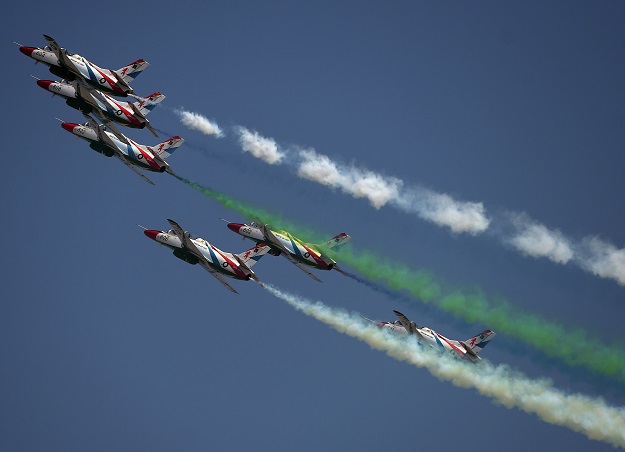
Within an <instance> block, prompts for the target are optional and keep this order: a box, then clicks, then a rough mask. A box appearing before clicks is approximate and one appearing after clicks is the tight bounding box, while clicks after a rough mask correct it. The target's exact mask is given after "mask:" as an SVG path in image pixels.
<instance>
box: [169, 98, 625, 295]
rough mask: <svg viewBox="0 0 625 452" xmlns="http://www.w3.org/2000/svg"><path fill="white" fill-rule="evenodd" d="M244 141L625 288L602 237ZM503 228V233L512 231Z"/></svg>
mask: <svg viewBox="0 0 625 452" xmlns="http://www.w3.org/2000/svg"><path fill="white" fill-rule="evenodd" d="M176 113H178V114H179V115H180V117H181V120H182V123H183V124H184V125H186V126H187V127H189V128H191V129H195V130H200V131H201V132H202V133H205V134H206V135H215V136H217V137H221V136H223V134H222V131H221V129H220V128H219V127H218V126H217V125H216V124H213V123H212V122H210V121H209V120H208V119H206V118H205V117H203V116H202V115H199V114H197V113H191V112H187V111H184V110H176ZM235 132H236V134H237V135H238V137H239V145H240V146H241V148H242V149H243V150H244V151H245V152H249V153H251V154H252V155H253V156H254V157H256V158H258V159H261V160H263V161H265V162H266V163H269V164H272V165H278V164H281V163H288V164H289V165H291V166H294V167H295V168H296V171H297V174H298V176H299V177H301V178H302V179H306V180H310V181H314V182H317V183H319V184H322V185H325V186H327V187H331V188H338V189H340V190H341V191H342V192H344V193H346V194H349V195H351V196H352V197H354V198H366V199H367V200H368V201H369V202H370V203H371V205H372V206H373V207H375V208H376V209H379V208H381V207H383V206H385V205H387V204H389V205H392V206H394V207H395V208H397V209H399V210H402V211H404V212H406V213H410V214H415V215H417V216H418V217H419V218H421V219H423V220H426V221H429V222H431V223H434V224H436V225H438V226H441V227H445V228H448V229H449V230H450V231H451V232H453V233H454V234H462V233H468V234H471V235H479V234H482V233H483V232H485V231H487V230H492V229H494V234H493V235H494V236H495V237H497V238H498V239H499V241H500V242H501V243H503V244H505V245H509V246H510V245H511V246H512V247H513V248H514V249H516V250H517V251H519V252H521V254H523V255H526V256H531V257H534V258H542V257H544V258H547V259H549V260H551V261H552V262H555V263H557V264H567V263H573V264H575V265H577V266H578V267H580V268H581V269H583V270H585V271H587V272H589V273H592V274H594V275H596V276H599V277H601V278H607V279H612V280H614V281H616V282H617V283H618V284H620V285H622V286H625V248H622V249H619V248H617V247H616V246H614V245H613V244H611V243H608V242H606V241H604V240H601V239H598V238H596V237H586V238H583V239H582V240H580V241H579V242H578V243H575V242H574V241H573V240H571V239H570V238H567V237H566V236H565V235H564V234H563V233H562V232H561V231H559V230H557V229H549V228H547V226H545V225H543V224H541V223H539V222H537V221H535V220H532V219H530V218H529V217H528V216H527V215H526V214H524V213H518V212H517V213H512V214H504V215H498V220H497V222H499V223H502V224H497V223H495V224H497V226H498V227H495V228H491V227H490V226H491V225H492V224H493V220H492V219H491V218H490V217H489V216H488V215H487V212H486V208H485V207H484V204H483V203H481V202H468V201H458V200H456V199H454V198H452V197H451V196H450V195H448V194H446V193H437V192H435V191H433V190H430V189H427V188H424V187H419V186H418V185H413V186H408V184H406V183H405V182H404V181H402V180H401V179H398V178H396V177H392V176H384V175H382V174H379V173H375V172H373V171H370V170H367V169H364V168H360V167H356V166H354V165H343V164H340V163H338V162H335V161H333V160H332V159H330V157H328V156H326V155H323V154H319V153H317V152H316V151H315V150H314V149H305V150H299V152H293V153H291V154H290V155H289V158H287V152H286V151H282V150H280V149H279V147H278V144H277V143H276V141H275V140H274V139H273V138H267V137H263V136H261V135H260V134H259V133H258V132H256V131H254V132H251V131H250V130H248V129H246V128H245V127H242V126H237V127H235ZM510 230H512V233H508V232H502V231H510Z"/></svg>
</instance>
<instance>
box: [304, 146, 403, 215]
mask: <svg viewBox="0 0 625 452" xmlns="http://www.w3.org/2000/svg"><path fill="white" fill-rule="evenodd" d="M299 155H300V157H301V159H302V161H301V163H300V165H299V169H298V173H297V174H298V175H299V176H300V177H301V178H303V179H308V180H311V181H314V182H318V183H320V184H322V185H327V186H329V187H335V188H340V189H341V190H343V191H344V192H345V193H348V194H350V195H352V196H353V197H354V198H367V199H368V200H369V202H370V203H371V205H372V206H373V207H375V208H376V209H379V208H380V207H382V206H383V205H385V204H386V203H387V202H388V201H389V200H390V199H392V198H395V197H397V196H398V192H399V189H400V188H401V186H402V181H400V180H399V179H396V178H394V177H390V178H389V177H384V176H381V175H379V174H376V173H374V172H372V171H368V170H361V169H358V168H354V167H347V166H342V167H338V166H337V165H336V163H334V162H332V161H331V160H330V158H329V157H327V156H325V155H321V154H317V153H316V152H315V151H314V150H313V149H303V150H300V152H299Z"/></svg>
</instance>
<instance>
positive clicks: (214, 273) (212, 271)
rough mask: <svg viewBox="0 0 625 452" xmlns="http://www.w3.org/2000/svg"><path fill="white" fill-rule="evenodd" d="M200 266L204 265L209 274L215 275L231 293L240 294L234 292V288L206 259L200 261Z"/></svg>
mask: <svg viewBox="0 0 625 452" xmlns="http://www.w3.org/2000/svg"><path fill="white" fill-rule="evenodd" d="M200 264H201V265H202V267H204V269H205V270H206V271H207V272H209V273H210V274H211V275H213V276H214V277H215V278H217V279H218V280H219V282H220V283H222V284H223V285H224V286H226V287H227V288H228V290H230V291H231V292H234V293H236V294H238V293H239V292H237V291H236V290H234V288H233V287H232V286H231V285H230V284H228V283H227V282H226V281H225V280H224V279H223V277H222V276H221V275H220V274H219V273H218V272H217V271H216V270H214V269H213V268H212V267H211V266H210V264H209V263H208V261H207V260H206V258H205V257H202V258H201V259H200Z"/></svg>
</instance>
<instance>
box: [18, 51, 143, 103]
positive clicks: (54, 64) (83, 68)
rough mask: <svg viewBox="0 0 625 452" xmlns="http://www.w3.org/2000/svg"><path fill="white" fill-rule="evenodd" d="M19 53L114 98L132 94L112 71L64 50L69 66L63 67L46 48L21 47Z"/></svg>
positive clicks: (68, 78) (58, 74)
mask: <svg viewBox="0 0 625 452" xmlns="http://www.w3.org/2000/svg"><path fill="white" fill-rule="evenodd" d="M20 52H22V53H23V54H24V55H26V56H29V57H31V58H32V59H34V60H36V61H39V62H41V63H44V64H46V65H48V66H49V67H50V72H52V73H53V74H54V75H57V76H59V77H62V78H63V79H65V80H69V81H72V80H75V78H76V77H77V76H78V77H80V78H81V79H82V80H84V81H85V82H87V83H89V84H90V85H91V86H93V87H94V88H96V89H98V90H100V91H105V92H107V93H110V94H113V95H115V96H122V97H125V96H127V95H128V94H130V93H132V89H129V87H128V85H126V83H124V82H122V81H121V80H119V78H118V77H117V75H115V74H114V73H113V71H110V70H109V69H102V68H101V67H98V66H96V65H95V64H93V63H91V62H90V61H89V60H87V59H86V58H84V57H82V56H80V55H78V54H76V53H73V54H72V53H69V52H67V51H66V50H65V49H61V52H65V55H66V56H67V58H68V62H69V66H70V67H64V66H63V65H62V64H61V63H60V62H59V58H58V57H57V56H56V55H55V54H54V52H53V51H52V50H50V49H49V48H47V47H44V48H43V49H42V48H38V47H27V46H21V47H20Z"/></svg>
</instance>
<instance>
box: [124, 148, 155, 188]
mask: <svg viewBox="0 0 625 452" xmlns="http://www.w3.org/2000/svg"><path fill="white" fill-rule="evenodd" d="M115 157H117V158H118V159H119V160H121V162H122V163H123V164H124V165H126V166H127V167H128V168H130V169H131V170H133V171H134V172H135V173H137V174H138V175H139V176H141V178H143V180H145V181H146V182H147V183H148V184H152V185H156V184H155V183H154V182H152V181H151V180H150V178H148V176H146V175H145V174H143V173H142V172H141V171H139V170H138V169H137V168H135V166H134V165H133V164H132V163H129V162H128V161H126V159H125V158H124V157H123V156H122V155H121V153H116V154H115Z"/></svg>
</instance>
